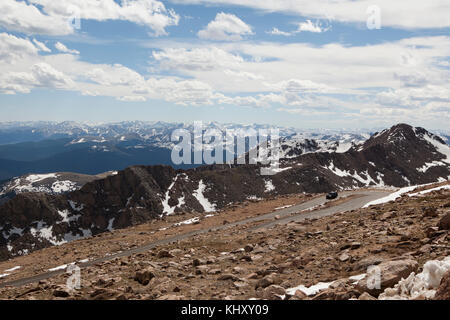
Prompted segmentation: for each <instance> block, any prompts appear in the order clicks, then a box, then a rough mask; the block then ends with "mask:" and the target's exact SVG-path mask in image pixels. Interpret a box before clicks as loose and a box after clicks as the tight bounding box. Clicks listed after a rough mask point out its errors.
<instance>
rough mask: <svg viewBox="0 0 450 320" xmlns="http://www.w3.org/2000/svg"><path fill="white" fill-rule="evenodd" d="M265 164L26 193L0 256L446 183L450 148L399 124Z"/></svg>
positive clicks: (8, 217)
mask: <svg viewBox="0 0 450 320" xmlns="http://www.w3.org/2000/svg"><path fill="white" fill-rule="evenodd" d="M348 139H350V141H351V142H353V141H352V139H354V138H353V137H351V136H349V137H348ZM261 167H263V165H261V164H257V165H236V164H228V165H210V166H201V167H198V168H193V169H189V170H175V169H174V168H172V167H170V166H133V167H129V168H127V169H125V170H121V171H119V172H118V173H117V174H115V175H110V176H108V177H106V178H104V179H98V180H94V181H92V182H89V183H86V184H85V185H84V186H83V187H82V188H81V189H80V190H76V191H72V192H68V193H65V194H59V195H52V194H47V193H20V194H18V195H17V196H16V197H14V198H13V199H11V200H10V201H8V202H6V203H4V204H3V205H0V212H1V215H0V259H7V258H10V257H13V256H15V255H19V254H24V253H27V252H31V251H32V250H36V249H39V248H44V247H48V246H51V245H58V244H62V243H65V242H68V241H72V240H74V239H79V238H82V237H87V236H90V235H95V234H98V233H101V232H105V231H108V230H111V229H117V228H124V227H128V226H131V225H136V224H140V223H144V222H146V221H149V220H151V219H155V218H159V217H161V216H164V215H169V214H175V213H178V212H192V211H196V212H211V211H214V210H218V209H221V208H223V207H225V206H226V205H228V204H230V203H239V202H242V201H246V200H248V199H260V198H264V197H270V196H273V195H283V194H294V193H302V192H306V193H321V192H328V191H331V190H342V189H352V188H359V187H381V186H395V187H405V186H409V185H420V184H425V183H431V182H436V181H443V180H448V179H449V178H450V147H449V146H448V145H446V144H445V142H444V141H443V140H442V139H441V138H440V137H438V136H436V135H434V134H432V133H429V132H428V131H426V130H425V129H423V128H415V127H411V126H409V125H406V124H399V125H396V126H394V127H392V128H390V129H387V130H383V131H381V132H379V133H375V134H374V135H372V136H371V137H370V138H369V139H368V140H366V141H365V142H363V143H360V144H356V142H355V144H354V145H353V146H352V147H350V149H349V150H348V151H346V152H306V153H302V154H301V155H299V156H298V157H292V156H290V155H288V157H286V158H284V159H281V160H280V162H279V169H278V170H277V171H276V172H275V174H274V175H271V176H264V175H261V170H260V169H261ZM33 179H34V177H33V178H32V180H33Z"/></svg>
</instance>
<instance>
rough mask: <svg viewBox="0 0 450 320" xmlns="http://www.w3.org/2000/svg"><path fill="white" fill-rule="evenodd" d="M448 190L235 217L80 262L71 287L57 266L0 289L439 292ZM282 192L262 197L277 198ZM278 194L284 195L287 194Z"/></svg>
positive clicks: (147, 233)
mask: <svg viewBox="0 0 450 320" xmlns="http://www.w3.org/2000/svg"><path fill="white" fill-rule="evenodd" d="M447 186H448V184H447ZM425 189H426V190H425ZM449 196H450V189H449V188H447V187H445V186H444V183H441V184H440V185H430V186H425V187H422V188H419V189H417V190H411V192H410V193H409V194H404V196H403V197H400V198H398V199H397V200H396V201H394V202H387V203H385V204H379V205H375V206H371V207H368V208H364V209H358V210H354V211H351V212H344V213H340V214H336V215H334V216H329V217H324V218H320V219H315V220H304V221H299V222H294V223H289V224H286V225H282V224H281V225H276V226H274V227H272V228H262V229H258V228H256V227H258V225H259V224H260V223H261V222H254V223H248V224H247V225H240V226H234V227H230V228H228V229H224V230H222V231H219V232H214V233H205V234H201V235H197V236H195V237H192V238H189V239H187V240H184V241H181V242H178V243H173V244H166V245H161V246H158V247H156V248H153V249H149V250H147V251H144V252H141V253H135V254H132V255H131V256H129V257H118V258H114V259H111V260H109V261H104V262H101V263H95V264H93V265H92V266H89V267H86V268H83V269H82V270H81V288H80V289H79V290H74V291H71V290H69V289H68V288H67V287H66V285H65V284H66V281H67V279H68V276H69V275H68V274H61V275H59V276H56V277H53V278H51V279H48V280H43V281H41V282H39V283H34V284H30V285H27V286H23V287H18V288H16V287H10V288H2V289H0V298H3V299H159V300H165V299H230V300H234V299H252V298H253V299H270V300H281V299H289V300H294V299H295V300H298V299H300V300H309V299H313V300H346V299H360V300H373V299H448V287H449V282H448V280H449V277H450V274H449V272H450V271H449V270H450V261H449V258H448V257H449V256H450V247H449V241H450V238H449V236H450V235H449V231H450V220H449V217H450V211H449V208H450V203H449ZM282 199H283V198H281V197H278V198H277V199H275V200H269V201H267V202H266V204H265V205H266V206H269V204H270V203H271V202H276V205H278V206H280V205H281V204H282V203H281V202H280V201H282ZM299 199H301V197H300V198H297V201H299ZM284 201H285V202H286V203H287V204H289V203H290V202H288V201H292V199H291V200H289V199H287V198H286V199H285V200H284ZM291 204H292V203H291ZM253 207H255V208H256V207H257V208H256V211H260V212H261V211H264V209H263V208H262V207H261V203H247V204H245V205H239V206H236V207H234V208H231V209H228V210H225V211H223V212H220V213H218V214H217V216H216V217H213V218H211V219H213V220H215V223H217V224H218V223H220V222H221V221H222V220H224V219H227V217H229V216H233V214H234V213H235V212H237V217H238V216H239V215H245V214H246V212H247V214H248V213H249V212H253V211H255V208H253ZM300 214H301V213H300ZM170 218H175V217H170ZM178 218H179V219H180V221H181V220H183V219H186V217H178ZM275 219H276V217H275ZM164 223H165V222H164V221H159V222H157V223H149V224H146V225H141V226H139V227H133V228H129V229H126V230H123V231H121V230H117V231H114V232H112V233H107V234H102V235H99V236H98V237H97V238H96V239H93V240H90V239H85V240H80V241H77V242H74V243H71V244H67V245H64V246H61V247H53V248H48V249H46V250H43V251H40V252H35V253H33V254H32V256H30V257H19V258H17V259H14V260H11V261H9V262H4V263H0V273H1V272H3V273H4V274H9V275H8V276H6V277H7V278H8V277H12V278H15V279H17V278H19V277H20V274H21V273H23V272H25V271H26V270H33V269H30V268H31V266H33V267H38V268H39V267H43V268H46V269H48V268H53V269H55V268H58V267H55V266H58V265H59V264H62V263H64V264H65V265H66V266H67V265H68V264H70V263H72V262H74V261H78V260H80V259H83V258H88V259H89V258H90V257H91V255H93V256H94V255H98V254H100V256H101V254H103V255H105V256H108V255H109V254H113V253H114V252H117V251H118V250H120V249H119V248H116V247H117V246H116V244H118V243H120V244H123V245H125V244H127V245H128V246H133V244H134V243H136V242H138V241H145V240H147V241H154V240H156V239H158V237H159V239H162V238H164V237H166V236H167V235H166V232H167V230H166V229H165V230H164V231H163V229H164V228H161V227H162V226H164ZM172 223H173V222H172ZM208 223H210V222H209V218H208V219H203V220H200V221H199V223H198V224H195V225H194V224H191V225H183V224H178V226H176V227H174V230H173V231H172V233H174V234H176V233H187V232H190V231H192V230H195V229H201V228H204V226H205V225H206V224H208ZM220 224H221V223H220ZM166 227H168V226H166ZM153 237H155V238H153ZM140 239H141V240H140ZM150 239H152V240H150ZM113 247H114V248H115V249H113ZM86 252H90V254H87V253H86ZM80 253H84V254H85V255H84V256H83V255H81V256H80V255H79V254H80ZM49 257H57V258H58V259H57V260H58V261H53V259H50V258H49ZM28 260H29V261H28ZM27 261H28V262H27ZM52 263H53V264H52ZM28 265H29V266H28ZM374 267H376V269H375V270H377V269H378V270H380V272H381V273H380V275H381V277H380V282H379V283H380V286H379V287H371V286H368V284H370V283H374V282H371V281H368V280H370V279H369V278H368V277H369V276H370V275H371V270H374V269H373V268H374ZM60 268H61V267H60ZM63 268H65V267H63ZM46 269H44V270H46ZM28 272H30V271H28ZM32 272H33V271H31V274H33V273H32ZM34 272H36V271H34ZM402 278H403V280H402Z"/></svg>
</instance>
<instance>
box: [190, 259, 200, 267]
mask: <svg viewBox="0 0 450 320" xmlns="http://www.w3.org/2000/svg"><path fill="white" fill-rule="evenodd" d="M201 264H202V262H201V261H200V259H194V260H192V265H193V266H194V267H198V266H199V265H201Z"/></svg>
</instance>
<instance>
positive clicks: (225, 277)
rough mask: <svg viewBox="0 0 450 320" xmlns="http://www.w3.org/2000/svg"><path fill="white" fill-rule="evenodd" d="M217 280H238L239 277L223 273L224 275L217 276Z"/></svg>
mask: <svg viewBox="0 0 450 320" xmlns="http://www.w3.org/2000/svg"><path fill="white" fill-rule="evenodd" d="M217 280H219V281H226V280H232V281H238V280H239V278H238V277H236V276H234V275H232V274H228V273H227V274H223V275H221V276H219V277H218V278H217Z"/></svg>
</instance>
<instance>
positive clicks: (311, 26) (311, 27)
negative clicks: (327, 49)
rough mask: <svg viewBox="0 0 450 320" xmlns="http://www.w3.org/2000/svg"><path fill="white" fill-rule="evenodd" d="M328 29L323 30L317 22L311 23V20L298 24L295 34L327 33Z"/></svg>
mask: <svg viewBox="0 0 450 320" xmlns="http://www.w3.org/2000/svg"><path fill="white" fill-rule="evenodd" d="M327 30H328V28H324V27H322V26H321V25H320V23H319V22H316V23H313V22H312V21H311V20H306V22H300V23H299V24H298V29H297V31H295V32H304V31H307V32H314V33H321V32H325V31H327Z"/></svg>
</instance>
